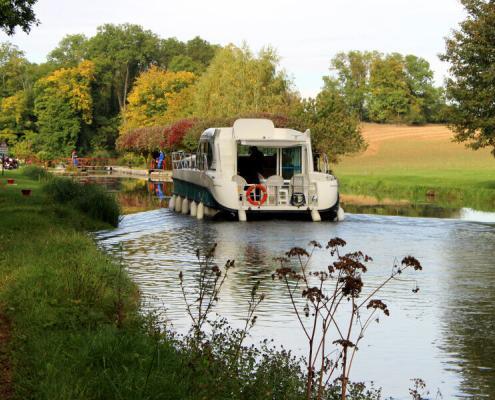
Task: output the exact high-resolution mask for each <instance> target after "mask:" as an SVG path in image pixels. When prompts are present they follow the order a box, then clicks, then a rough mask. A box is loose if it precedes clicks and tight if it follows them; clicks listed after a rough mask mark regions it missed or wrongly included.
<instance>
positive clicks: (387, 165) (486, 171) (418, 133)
mask: <svg viewBox="0 0 495 400" xmlns="http://www.w3.org/2000/svg"><path fill="white" fill-rule="evenodd" d="M362 132H363V136H364V137H365V139H366V140H367V142H368V143H369V146H368V149H367V150H366V151H365V152H364V153H362V154H360V155H357V156H353V157H346V158H344V159H343V160H342V162H341V163H339V164H338V165H337V166H336V167H335V173H336V175H337V176H338V178H339V180H340V182H341V191H342V193H344V194H348V195H367V196H373V197H377V198H379V199H381V198H391V199H401V200H407V201H410V202H413V203H435V204H438V205H444V206H448V207H454V208H460V207H471V208H474V209H478V210H484V211H494V210H495V178H494V172H493V171H494V169H495V158H494V157H493V156H492V155H491V154H490V152H489V150H487V149H483V150H479V151H473V150H470V149H467V148H466V147H465V146H464V145H463V144H459V143H454V142H452V141H451V138H452V132H451V131H450V130H449V129H448V128H447V127H446V126H443V125H427V126H420V127H415V126H401V125H379V124H363V126H362Z"/></svg>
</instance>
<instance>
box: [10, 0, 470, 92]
mask: <svg viewBox="0 0 495 400" xmlns="http://www.w3.org/2000/svg"><path fill="white" fill-rule="evenodd" d="M35 12H36V15H37V17H38V19H39V20H40V21H41V24H40V25H39V26H38V27H34V28H33V29H32V31H31V33H30V34H29V35H26V34H24V33H17V34H16V35H14V36H12V37H7V35H5V34H3V33H2V34H0V40H2V41H7V40H8V41H10V42H12V43H14V44H16V45H18V46H19V47H20V48H21V50H24V51H25V53H26V55H27V57H28V59H29V60H31V61H34V62H42V61H44V60H45V58H46V55H47V54H48V52H49V51H50V50H52V49H53V48H54V47H55V46H56V45H57V43H58V42H59V41H60V39H61V38H62V37H63V36H65V35H66V34H73V33H84V34H86V35H87V36H92V35H94V34H95V33H96V27H97V26H99V25H101V24H104V23H115V24H119V23H125V22H130V23H134V24H139V25H142V26H143V27H145V28H147V29H151V30H152V31H153V32H155V33H157V34H158V35H160V36H161V37H163V38H166V37H171V36H175V37H177V38H178V39H180V40H189V39H191V38H193V37H194V36H197V35H199V36H201V37H202V38H204V39H206V40H208V41H210V42H212V43H219V44H221V45H225V44H228V43H234V44H236V45H240V44H241V43H242V42H243V41H246V42H247V44H248V45H249V46H250V47H251V48H252V49H253V50H258V49H259V48H260V47H262V46H264V45H268V44H269V45H272V46H273V47H275V48H276V49H277V51H278V53H279V55H280V57H281V65H282V67H283V68H285V70H286V71H287V72H288V74H289V76H291V77H292V78H293V80H294V83H295V85H296V87H297V89H298V90H299V91H300V92H301V94H302V95H304V96H309V95H315V94H316V93H317V92H318V90H319V88H320V87H321V85H322V80H321V77H322V76H323V75H325V74H327V73H328V67H329V61H330V59H331V58H332V57H333V56H334V55H335V54H336V53H337V52H339V51H348V50H378V51H381V52H393V51H396V52H400V53H404V54H406V53H407V54H415V55H418V56H421V57H424V58H426V59H427V60H428V61H429V62H430V64H431V66H432V69H433V70H434V72H435V80H436V82H437V83H438V84H441V83H442V82H443V79H444V77H445V74H446V71H447V68H448V66H447V65H446V64H445V63H442V62H441V61H439V60H438V53H440V52H442V51H443V50H444V37H445V36H447V35H449V33H450V31H451V30H452V29H453V28H455V27H457V25H458V23H459V22H460V21H461V20H462V19H463V18H464V11H463V8H462V6H461V5H460V3H459V1H458V0H305V1H304V0H297V1H295V0H244V1H242V2H241V1H236V0H174V1H169V0H162V1H159V0H140V1H131V0H85V1H74V0H38V2H37V4H36V5H35Z"/></svg>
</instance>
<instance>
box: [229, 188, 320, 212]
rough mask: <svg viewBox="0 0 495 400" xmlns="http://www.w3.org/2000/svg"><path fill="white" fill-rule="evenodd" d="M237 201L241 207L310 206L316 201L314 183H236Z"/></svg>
mask: <svg viewBox="0 0 495 400" xmlns="http://www.w3.org/2000/svg"><path fill="white" fill-rule="evenodd" d="M238 194H239V201H240V203H241V205H242V206H243V207H256V208H260V209H261V208H264V207H277V206H281V207H282V206H296V207H312V206H316V205H317V203H318V196H317V189H316V184H315V183H306V184H297V185H296V184H293V183H287V184H286V183H284V184H282V185H271V184H265V183H260V184H259V185H253V184H244V183H239V184H238Z"/></svg>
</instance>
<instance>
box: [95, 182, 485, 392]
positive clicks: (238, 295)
mask: <svg viewBox="0 0 495 400" xmlns="http://www.w3.org/2000/svg"><path fill="white" fill-rule="evenodd" d="M150 189H152V190H153V191H149V192H147V193H149V194H150V196H151V197H153V196H152V195H153V193H155V194H156V189H155V188H151V187H150V186H145V190H150ZM163 190H165V191H166V188H165V187H164V189H163ZM163 190H162V192H163ZM162 205H165V202H162ZM456 212H457V214H456V216H457V218H461V217H462V215H461V210H458V211H456ZM465 213H467V215H468V219H475V220H476V219H478V220H480V219H481V220H486V218H487V216H483V215H482V216H481V217H480V216H479V215H476V214H475V215H474V216H473V213H472V212H470V211H465ZM470 213H471V214H470ZM488 217H490V216H488ZM335 236H338V237H341V238H343V239H345V240H346V241H347V242H348V246H347V249H348V250H362V251H363V252H365V253H367V254H369V255H371V256H373V258H374V261H373V262H372V263H371V264H370V271H369V272H368V274H367V275H368V276H367V277H366V282H367V283H368V285H370V286H373V285H376V284H378V283H379V282H381V281H382V280H383V279H384V278H385V277H387V276H389V274H390V271H391V268H392V265H393V263H394V262H395V260H397V259H398V260H400V259H401V258H402V257H404V256H407V255H414V256H416V257H417V258H418V259H419V260H420V261H421V262H422V264H423V267H424V270H423V271H422V272H420V273H414V274H407V276H405V277H404V280H402V281H397V282H394V283H393V284H392V285H390V286H388V287H387V288H386V289H385V291H384V292H383V295H382V296H381V297H382V298H383V299H384V300H385V301H386V302H387V304H388V305H389V309H390V312H391V316H390V317H389V318H385V317H383V318H381V319H380V323H379V324H374V325H373V326H372V327H371V328H370V330H369V331H368V334H367V336H366V338H365V339H364V341H363V342H362V344H361V346H360V350H359V354H358V357H357V359H356V361H355V366H354V370H353V373H352V377H351V378H352V379H353V380H366V381H368V382H369V381H374V382H375V384H376V385H378V386H381V387H383V393H384V395H386V396H394V397H395V398H401V399H402V398H410V396H408V392H407V388H408V387H410V386H411V382H410V379H412V378H418V377H419V378H423V379H424V380H426V382H427V383H428V384H429V387H430V389H431V391H432V393H433V394H434V393H435V392H436V391H437V389H439V390H440V391H441V393H442V394H443V398H444V399H450V398H464V397H473V398H495V335H494V334H493V332H494V331H495V259H494V255H495V225H494V224H491V223H478V222H470V221H466V220H461V219H439V218H423V217H416V218H410V217H401V216H382V215H368V214H350V215H347V219H346V221H345V222H343V223H328V222H322V223H312V222H295V221H277V220H275V221H265V222H247V223H237V222H212V221H206V220H205V221H197V220H196V219H194V218H191V217H188V216H183V215H178V214H176V213H174V212H172V211H169V210H168V209H166V208H160V209H157V210H154V211H148V212H139V213H135V214H132V215H127V216H125V217H124V218H123V220H122V222H121V224H120V226H119V228H117V229H116V230H112V231H105V232H99V233H98V234H97V238H98V240H99V243H100V244H101V246H102V247H103V248H105V249H106V250H108V251H109V252H114V253H117V252H118V246H119V244H120V243H122V245H123V257H124V260H125V262H126V264H127V265H128V270H129V273H130V275H131V277H132V279H133V280H134V281H135V282H136V283H137V284H138V285H139V287H140V289H141V292H142V294H143V296H144V300H145V304H146V307H150V308H153V309H157V310H164V309H166V315H167V317H168V318H169V319H170V321H172V323H173V325H174V327H175V328H176V329H177V330H179V331H184V330H186V329H187V328H188V326H189V321H188V319H187V317H186V313H185V307H184V303H183V300H182V297H181V295H180V291H179V286H178V273H179V271H183V272H184V275H185V276H186V279H192V280H191V281H190V284H191V285H194V284H195V281H194V279H193V277H194V274H195V273H196V272H197V269H198V262H197V259H196V258H195V251H196V249H203V250H204V249H207V248H209V246H210V245H211V244H212V243H218V248H217V259H218V261H219V264H222V263H223V262H224V261H225V260H227V259H235V260H236V267H235V268H234V269H233V270H232V271H231V272H230V276H229V278H228V280H227V282H226V285H225V287H224V288H223V292H222V294H221V298H220V302H219V305H218V308H217V311H218V313H219V314H221V315H222V316H225V317H227V318H228V319H229V321H230V322H231V323H232V324H233V325H239V324H240V323H241V322H242V321H243V318H244V316H245V313H246V310H247V300H248V297H249V293H250V290H251V287H252V285H253V284H254V283H255V282H256V281H258V280H260V281H261V288H260V290H261V291H263V293H265V294H266V300H265V301H264V302H263V304H262V305H261V307H260V309H259V312H258V322H257V324H256V325H255V327H254V329H253V331H252V334H253V338H252V340H254V341H256V340H258V339H263V338H273V339H274V340H275V343H278V344H283V345H284V346H286V347H288V348H291V349H293V350H294V351H296V352H297V353H298V354H304V351H305V346H304V345H305V341H304V337H303V333H302V331H301V329H300V328H299V326H298V323H297V320H296V319H295V317H294V315H293V314H292V311H291V308H290V306H289V303H288V301H287V295H286V292H285V290H284V287H283V285H282V284H281V283H280V282H279V281H272V278H271V274H272V273H273V271H274V269H275V268H276V267H277V264H276V263H275V262H274V261H273V257H276V256H279V255H282V254H283V253H284V252H285V251H287V250H288V249H289V248H291V247H293V246H296V245H297V246H306V245H307V243H308V242H309V241H310V240H313V239H316V240H319V241H321V242H325V241H327V240H328V239H330V238H332V237H335ZM328 264H329V257H328V254H327V253H325V252H323V251H322V252H319V253H317V254H315V256H314V257H313V259H312V261H311V264H310V267H311V268H313V269H322V268H323V269H324V268H326V266H327V265H328ZM416 284H418V285H419V287H420V291H419V292H418V293H413V292H412V289H413V288H414V287H415V286H416ZM433 398H434V396H433Z"/></svg>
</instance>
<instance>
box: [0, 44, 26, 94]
mask: <svg viewBox="0 0 495 400" xmlns="http://www.w3.org/2000/svg"><path fill="white" fill-rule="evenodd" d="M31 72H32V68H31V64H30V63H29V61H28V60H27V59H26V57H25V56H24V52H22V51H21V50H19V48H18V47H17V46H15V45H13V44H11V43H8V42H6V43H1V44H0V97H9V96H12V95H14V94H15V93H16V92H17V91H19V90H28V89H30V88H31V87H32V85H33V77H32V75H31Z"/></svg>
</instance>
